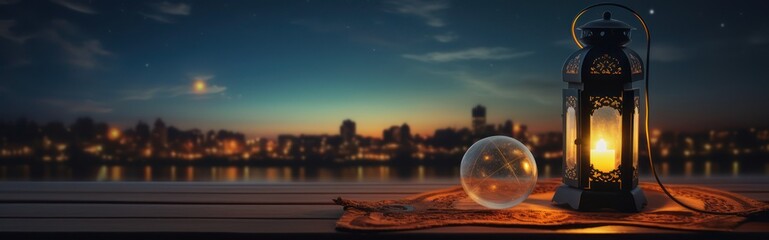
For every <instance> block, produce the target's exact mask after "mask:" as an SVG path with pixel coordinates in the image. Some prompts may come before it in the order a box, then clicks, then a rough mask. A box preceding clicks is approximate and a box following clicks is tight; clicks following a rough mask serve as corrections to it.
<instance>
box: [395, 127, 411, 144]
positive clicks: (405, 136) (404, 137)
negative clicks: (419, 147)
mask: <svg viewBox="0 0 769 240" xmlns="http://www.w3.org/2000/svg"><path fill="white" fill-rule="evenodd" d="M399 130H400V134H398V137H399V139H397V140H398V142H399V143H400V144H402V145H404V144H411V138H412V137H411V127H409V125H408V124H406V123H403V125H401V127H400V129H399Z"/></svg>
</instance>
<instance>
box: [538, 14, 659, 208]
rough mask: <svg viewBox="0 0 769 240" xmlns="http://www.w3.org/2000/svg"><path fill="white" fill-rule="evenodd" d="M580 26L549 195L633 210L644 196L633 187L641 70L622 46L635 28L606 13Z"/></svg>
mask: <svg viewBox="0 0 769 240" xmlns="http://www.w3.org/2000/svg"><path fill="white" fill-rule="evenodd" d="M611 5H613V4H611ZM615 6H616V5H615ZM587 9H589V8H587ZM587 9H585V10H583V11H582V12H581V13H580V14H579V15H577V17H576V18H575V19H574V23H576V21H577V19H578V18H579V16H581V15H582V13H584V12H585V11H586V10H587ZM626 9H627V8H626ZM631 11H632V10H631ZM636 16H637V15H636ZM639 19H640V17H639ZM574 23H573V24H572V36H573V37H574V38H575V41H576V40H577V39H576V35H575V34H574V32H573V31H574V28H573V25H574ZM642 23H643V22H642ZM644 27H646V26H645V24H644ZM578 29H579V30H581V31H582V35H581V37H580V38H579V42H577V45H579V46H580V47H582V49H580V50H578V51H577V52H575V53H574V54H572V55H571V56H570V57H569V58H568V59H567V60H566V63H565V65H564V67H563V81H564V82H566V83H568V86H567V88H566V89H564V90H563V128H564V146H563V149H564V154H563V156H564V159H563V183H564V185H563V186H561V187H559V188H558V189H557V190H556V193H555V195H554V196H553V202H555V203H556V204H568V205H569V206H570V207H572V208H574V209H577V210H580V211H597V210H602V209H614V210H618V211H625V212H637V211H640V210H641V209H642V208H643V207H644V206H645V205H646V197H644V194H643V192H642V191H641V189H640V188H638V187H637V186H638V145H639V130H640V126H639V114H640V103H639V100H640V99H639V98H640V95H639V90H638V87H636V86H634V84H633V82H636V81H642V80H644V74H645V73H644V67H643V63H642V62H641V60H640V59H641V58H640V57H639V56H638V54H637V53H636V52H634V51H633V50H630V49H629V48H626V47H625V45H626V44H627V43H628V42H630V32H631V30H633V29H634V28H633V27H631V26H630V25H628V24H626V23H624V22H621V21H618V20H614V19H612V18H611V13H610V12H605V13H604V14H603V19H598V20H594V21H591V22H588V23H587V24H585V25H582V26H581V27H579V28H578ZM583 45H584V46H583Z"/></svg>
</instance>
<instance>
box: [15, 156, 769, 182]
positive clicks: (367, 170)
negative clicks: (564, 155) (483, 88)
mask: <svg viewBox="0 0 769 240" xmlns="http://www.w3.org/2000/svg"><path fill="white" fill-rule="evenodd" d="M656 167H657V169H658V170H659V173H660V175H661V176H662V177H668V176H684V177H711V176H732V177H739V176H747V175H763V176H769V163H764V162H756V161H752V162H741V161H739V160H733V161H730V162H713V161H710V160H706V161H692V160H686V161H678V162H665V161H663V162H660V163H657V164H656ZM538 170H539V177H540V178H554V177H559V176H560V172H561V166H560V164H553V163H552V162H546V163H544V164H541V165H539V169H538ZM648 173H649V171H648V169H647V168H643V167H642V168H641V174H642V175H643V174H648ZM458 177H459V169H458V167H446V166H435V165H416V166H408V167H399V166H388V165H344V166H234V165H233V166H192V165H189V166H187V165H182V166H178V165H161V166H151V165H108V164H104V165H99V166H95V167H77V168H75V167H72V166H69V165H55V164H53V165H26V164H25V165H0V181H147V182H150V181H216V182H238V181H254V182H292V181H348V182H356V181H357V182H384V181H393V180H410V181H418V182H424V181H429V180H431V179H451V178H454V179H456V178H458Z"/></svg>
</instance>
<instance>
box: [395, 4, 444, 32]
mask: <svg viewBox="0 0 769 240" xmlns="http://www.w3.org/2000/svg"><path fill="white" fill-rule="evenodd" d="M389 4H390V5H391V6H392V9H388V11H389V12H395V13H400V14H405V15H412V16H417V17H420V18H422V19H423V20H424V21H425V24H427V25H428V26H431V27H443V26H446V21H444V20H443V18H441V17H439V16H438V14H437V12H439V11H442V10H446V9H448V8H449V3H448V2H446V1H421V0H398V1H390V2H389Z"/></svg>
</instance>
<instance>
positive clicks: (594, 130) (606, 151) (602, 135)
mask: <svg viewBox="0 0 769 240" xmlns="http://www.w3.org/2000/svg"><path fill="white" fill-rule="evenodd" d="M621 151H622V117H621V116H620V113H619V111H617V109H614V108H612V107H609V106H603V107H600V108H598V109H596V110H595V111H594V112H593V114H592V115H591V116H590V164H591V165H593V169H595V170H599V171H601V172H611V171H612V170H614V169H616V168H617V166H619V164H620V161H621V155H622V152H621Z"/></svg>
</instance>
